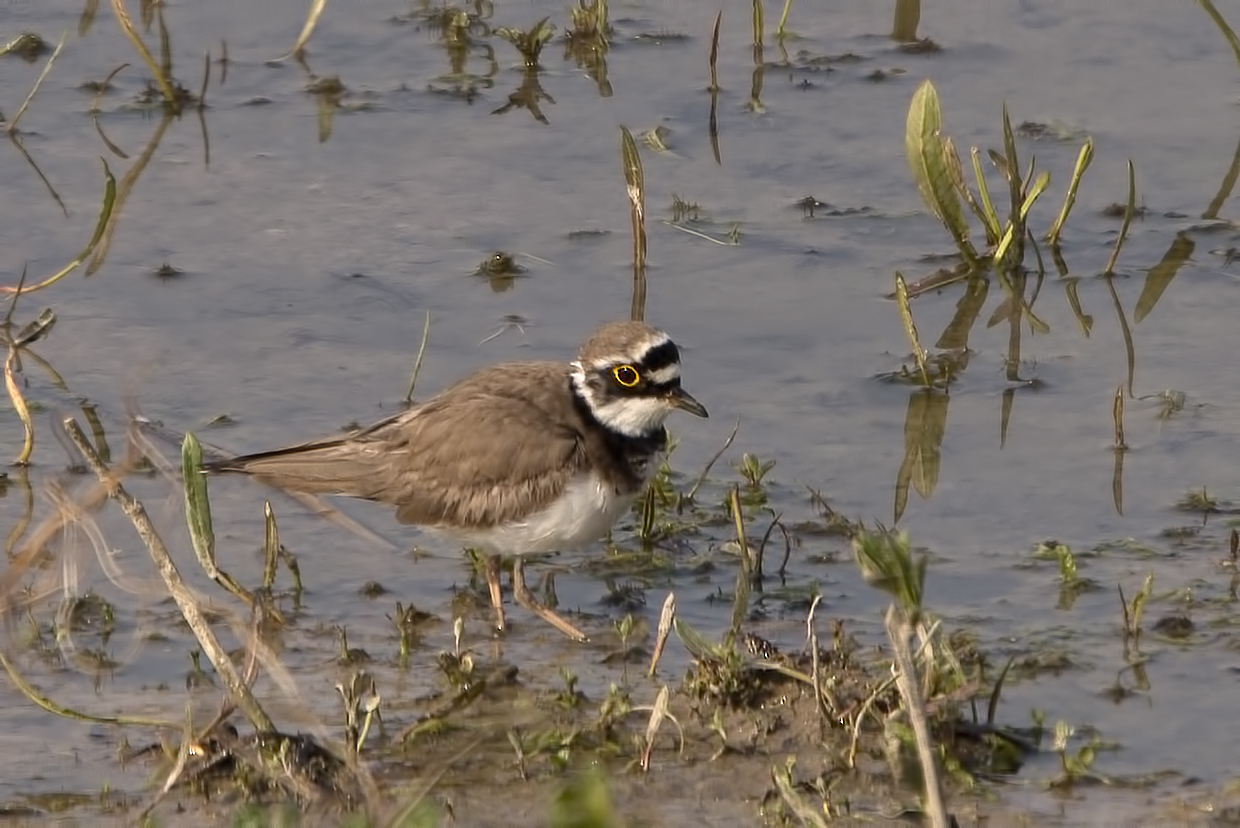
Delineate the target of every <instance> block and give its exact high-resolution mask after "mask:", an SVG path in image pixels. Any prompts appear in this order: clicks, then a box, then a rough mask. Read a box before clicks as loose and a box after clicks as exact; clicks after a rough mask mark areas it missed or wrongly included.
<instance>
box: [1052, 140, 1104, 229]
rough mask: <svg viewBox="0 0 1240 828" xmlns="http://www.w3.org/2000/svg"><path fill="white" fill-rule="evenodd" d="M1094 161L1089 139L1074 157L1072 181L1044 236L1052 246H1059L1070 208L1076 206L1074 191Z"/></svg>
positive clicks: (1092, 141) (1092, 148) (1091, 142)
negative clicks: (1056, 214) (1057, 215)
mask: <svg viewBox="0 0 1240 828" xmlns="http://www.w3.org/2000/svg"><path fill="white" fill-rule="evenodd" d="M1093 160H1094V139H1093V138H1090V139H1089V140H1087V141H1086V142H1085V145H1084V146H1083V147H1081V152H1080V154H1079V155H1077V157H1076V168H1075V169H1073V170H1072V181H1071V182H1069V184H1068V194H1067V195H1066V196H1064V200H1063V207H1062V208H1060V210H1059V217H1058V218H1057V219H1055V223H1054V224H1052V225H1051V229H1050V231H1049V232H1048V233H1047V234H1046V240H1047V241H1048V242H1050V243H1051V244H1052V245H1056V244H1059V234H1060V231H1062V230H1063V225H1064V222H1066V221H1067V220H1068V213H1070V212H1072V206H1073V205H1074V204H1076V191H1077V189H1078V188H1080V186H1081V177H1082V176H1084V175H1085V171H1086V170H1087V169H1089V165H1090V164H1091V163H1093Z"/></svg>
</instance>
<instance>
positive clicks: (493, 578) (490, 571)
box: [487, 555, 507, 632]
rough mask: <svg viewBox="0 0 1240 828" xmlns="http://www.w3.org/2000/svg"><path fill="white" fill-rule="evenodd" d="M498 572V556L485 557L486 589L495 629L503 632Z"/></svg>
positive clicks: (502, 611) (501, 599) (503, 623)
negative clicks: (489, 593)
mask: <svg viewBox="0 0 1240 828" xmlns="http://www.w3.org/2000/svg"><path fill="white" fill-rule="evenodd" d="M499 572H500V558H499V555H487V588H488V589H489V590H490V591H491V607H492V608H493V609H494V610H495V629H496V630H498V631H499V632H503V631H504V630H505V629H506V628H507V624H506V623H505V622H504V597H503V595H502V594H501V593H500V587H499Z"/></svg>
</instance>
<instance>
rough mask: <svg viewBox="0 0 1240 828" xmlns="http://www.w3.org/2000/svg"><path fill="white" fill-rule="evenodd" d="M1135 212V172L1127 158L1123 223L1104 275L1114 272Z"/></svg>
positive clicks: (1130, 160)
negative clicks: (1125, 201) (1125, 203)
mask: <svg viewBox="0 0 1240 828" xmlns="http://www.w3.org/2000/svg"><path fill="white" fill-rule="evenodd" d="M1136 212H1137V172H1136V169H1135V168H1134V167H1133V166H1132V159H1131V158H1129V159H1128V204H1127V206H1125V207H1124V223H1123V224H1121V225H1120V228H1119V238H1117V239H1116V240H1115V249H1114V250H1112V251H1111V259H1110V261H1108V262H1107V267H1106V270H1104V271H1102V272H1103V274H1104V275H1107V276H1109V275H1111V274H1112V273H1114V272H1115V261H1116V260H1117V259H1118V258H1119V251H1120V249H1121V248H1122V247H1123V246H1124V239H1126V238H1128V226H1129V225H1131V224H1132V216H1133V214H1134V213H1136Z"/></svg>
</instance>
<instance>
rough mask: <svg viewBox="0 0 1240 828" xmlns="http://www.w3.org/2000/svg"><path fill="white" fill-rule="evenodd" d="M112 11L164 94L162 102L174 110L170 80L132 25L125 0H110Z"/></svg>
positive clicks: (173, 97)
mask: <svg viewBox="0 0 1240 828" xmlns="http://www.w3.org/2000/svg"><path fill="white" fill-rule="evenodd" d="M112 13H113V14H115V15H116V22H117V23H118V24H120V27H121V31H122V32H124V34H125V37H126V38H128V40H129V42H130V43H131V44H133V48H134V51H136V52H137V53H138V56H139V57H141V58H142V62H143V63H145V64H146V68H147V69H148V70H149V71H150V73H151V76H152V77H154V78H155V83H156V84H158V85H159V92H160V94H161V95H163V96H164V103H165V104H167V105H168V106H169V107H172V108H173V109H174V111H175V108H176V102H177V96H176V94H175V93H174V92H173V90H172V81H171V80H170V79H169V78H168V77H167V76H165V75H164V73H163V71H162V70H161V69H160V66H159V64H158V63H156V62H155V57H154V56H153V55H152V54H151V50H150V49H148V48H146V43H144V42H143V40H142V36H141V35H139V34H138V31H137V30H136V29H135V28H134V27H133V20H131V19H130V17H129V12H127V11H125V0H112Z"/></svg>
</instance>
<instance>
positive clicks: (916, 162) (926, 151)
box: [904, 80, 977, 262]
mask: <svg viewBox="0 0 1240 828" xmlns="http://www.w3.org/2000/svg"><path fill="white" fill-rule="evenodd" d="M941 129H942V114H941V112H940V110H939V96H938V92H936V91H935V89H934V84H932V83H931V82H930V81H929V80H925V81H922V83H921V86H919V87H917V91H916V92H914V93H913V100H912V102H911V103H910V104H909V109H908V120H907V122H906V124H905V130H904V150H905V153H906V154H907V155H908V163H909V169H910V170H911V171H912V173H913V180H914V181H915V182H916V183H917V190H918V192H920V193H921V198H922V200H923V201H924V202H925V203H926V206H927V207H929V208H930V211H931V212H932V213H934V215H935V216H937V217H938V219H939V221H941V222H943V226H944V227H946V228H947V232H948V233H950V234H951V236H952V240H953V241H955V242H956V246H957V247H959V248H960V253H961V255H963V256H964V257H965V259H966V260H968V261H969V262H973V261H975V260H976V259H977V251H975V250H974V249H973V245H972V244H971V243H970V242H969V225H968V223H967V222H966V221H965V217H964V209H963V207H962V206H961V204H960V198H959V196H958V195H957V194H956V190H955V188H954V187H953V186H952V177H951V172H950V170H949V168H948V164H949V162H948V160H947V149H946V148H945V146H944V140H943V138H942V136H941V135H940V130H941Z"/></svg>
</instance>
